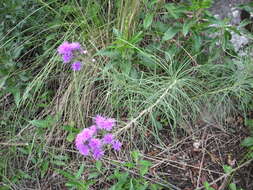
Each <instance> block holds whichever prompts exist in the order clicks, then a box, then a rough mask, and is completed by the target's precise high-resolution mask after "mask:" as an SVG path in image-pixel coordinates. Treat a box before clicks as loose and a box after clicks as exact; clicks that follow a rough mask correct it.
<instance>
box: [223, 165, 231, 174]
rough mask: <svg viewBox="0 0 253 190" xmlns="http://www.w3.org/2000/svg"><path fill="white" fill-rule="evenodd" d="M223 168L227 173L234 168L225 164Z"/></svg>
mask: <svg viewBox="0 0 253 190" xmlns="http://www.w3.org/2000/svg"><path fill="white" fill-rule="evenodd" d="M223 170H224V172H225V173H226V174H230V173H231V172H232V170H233V168H232V167H231V166H228V165H224V166H223Z"/></svg>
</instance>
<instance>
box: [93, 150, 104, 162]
mask: <svg viewBox="0 0 253 190" xmlns="http://www.w3.org/2000/svg"><path fill="white" fill-rule="evenodd" d="M104 153H105V152H104V151H103V150H102V149H95V150H94V151H93V158H94V159H95V160H99V159H100V158H102V157H103V156H104Z"/></svg>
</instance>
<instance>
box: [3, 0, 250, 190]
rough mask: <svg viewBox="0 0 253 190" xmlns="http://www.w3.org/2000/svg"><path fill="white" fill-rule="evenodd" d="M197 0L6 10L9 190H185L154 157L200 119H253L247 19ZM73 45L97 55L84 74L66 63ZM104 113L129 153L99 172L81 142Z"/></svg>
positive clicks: (51, 1) (14, 1)
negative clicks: (241, 38) (243, 38)
mask: <svg viewBox="0 0 253 190" xmlns="http://www.w3.org/2000/svg"><path fill="white" fill-rule="evenodd" d="M187 2H188V1H185V2H184V3H176V2H174V3H171V2H170V3H167V2H166V1H157V0H152V1H147V0H142V1H135V0H116V1H110V0H106V1H100V0H92V1H90V0H79V1H77V0H70V1H66V2H64V1H57V0H48V1H44V0H39V1H34V0H29V1H19V0H4V1H1V2H0V5H1V6H0V7H1V8H0V10H2V11H1V13H0V17H1V18H2V20H3V22H2V24H1V28H0V47H1V48H0V60H1V63H2V67H1V68H0V77H1V83H0V89H1V92H0V98H1V99H0V101H1V131H0V135H1V141H0V146H3V148H1V151H0V154H1V163H0V181H1V182H0V184H1V185H2V187H0V189H25V188H42V186H45V187H44V188H45V189H50V188H56V189H63V188H64V187H67V188H69V189H89V188H90V189H91V188H92V189H117V190H118V189H162V188H167V189H180V188H179V187H177V184H174V183H173V182H171V181H167V180H166V178H164V177H163V176H159V175H157V174H155V173H154V172H152V168H151V166H152V162H151V161H148V160H145V159H143V158H144V157H145V155H146V154H148V153H149V152H151V151H153V149H154V147H156V148H158V149H160V150H164V149H166V147H167V146H168V144H169V143H170V144H175V145H176V144H177V143H178V139H179V137H181V136H185V137H186V136H188V135H191V134H192V131H194V130H195V128H194V126H195V125H194V124H195V123H196V122H197V121H198V120H200V119H203V120H205V121H209V122H216V123H218V124H221V125H223V124H224V125H225V120H226V118H227V117H231V116H234V115H238V114H239V115H242V116H243V117H246V115H247V114H248V112H249V111H250V110H251V109H252V108H251V107H250V105H251V104H252V95H253V94H252V82H253V81H252V80H253V78H252V68H253V67H252V57H251V56H250V52H251V51H252V49H251V48H252V47H251V46H249V47H247V48H248V50H245V51H246V52H247V53H248V54H247V55H246V56H240V55H239V54H238V53H237V52H236V51H235V49H234V47H233V44H231V41H230V39H231V34H232V33H238V34H247V35H250V34H248V32H247V31H246V30H245V29H244V26H245V25H246V24H247V21H245V22H243V23H241V24H240V25H239V26H238V27H233V26H231V25H230V24H229V21H228V20H227V19H224V20H220V19H218V18H216V17H214V16H213V15H212V14H211V13H210V12H209V11H208V9H207V8H210V7H211V6H212V1H211V0H204V1H198V0H193V1H191V2H190V3H189V2H188V3H187ZM249 6H252V5H250V4H249ZM64 41H69V42H79V43H80V44H81V45H82V47H83V48H84V50H85V51H87V52H86V53H85V54H83V55H82V56H81V61H82V63H83V67H82V68H81V70H80V71H71V68H70V66H69V65H68V64H64V63H62V60H61V57H60V56H59V55H58V54H57V47H59V45H60V44H62V43H63V42H64ZM97 114H101V115H105V116H110V117H113V118H115V119H116V121H117V123H118V125H117V127H116V128H115V129H114V130H113V135H114V136H117V138H119V139H121V142H122V144H123V145H122V150H121V151H120V152H118V153H115V152H113V151H110V149H107V150H106V153H107V154H106V155H105V157H104V158H103V159H102V160H101V161H97V162H96V164H95V162H94V161H93V160H92V159H91V158H86V157H83V156H81V155H79V154H78V152H77V151H76V149H75V147H74V146H73V144H74V139H75V137H76V135H77V134H78V133H79V132H80V131H81V130H82V129H83V128H86V127H88V126H90V125H91V123H92V120H93V119H92V118H93V116H95V115H97ZM245 142H246V141H244V145H245ZM250 147H251V145H250ZM251 148H252V147H251ZM136 149H137V150H139V151H134V152H133V150H136ZM130 152H132V153H130ZM248 154H252V151H251V152H250V153H247V155H248ZM247 155H246V156H247ZM251 159H252V158H251ZM248 160H249V159H245V160H243V162H246V161H248ZM243 162H242V164H243ZM152 184H153V185H152ZM155 184H157V185H155ZM47 185H48V186H47ZM206 186H208V185H206ZM203 187H204V184H203ZM210 188H211V187H210Z"/></svg>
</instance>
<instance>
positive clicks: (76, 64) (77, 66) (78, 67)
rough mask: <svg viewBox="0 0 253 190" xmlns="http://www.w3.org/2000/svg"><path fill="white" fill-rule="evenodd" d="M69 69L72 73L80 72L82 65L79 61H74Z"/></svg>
mask: <svg viewBox="0 0 253 190" xmlns="http://www.w3.org/2000/svg"><path fill="white" fill-rule="evenodd" d="M71 68H72V70H73V71H80V70H81V68H82V63H81V62H79V61H76V62H74V63H73V64H72V65H71Z"/></svg>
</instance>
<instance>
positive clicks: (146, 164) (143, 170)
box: [139, 160, 152, 176]
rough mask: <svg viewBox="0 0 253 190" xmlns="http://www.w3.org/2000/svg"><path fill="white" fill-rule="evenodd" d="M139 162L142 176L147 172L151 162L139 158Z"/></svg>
mask: <svg viewBox="0 0 253 190" xmlns="http://www.w3.org/2000/svg"><path fill="white" fill-rule="evenodd" d="M139 164H140V174H141V176H144V175H145V174H147V173H148V169H149V167H150V166H151V165H152V163H151V162H149V161H147V160H140V162H139Z"/></svg>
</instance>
